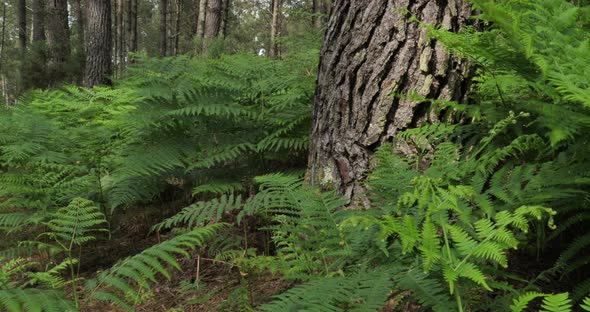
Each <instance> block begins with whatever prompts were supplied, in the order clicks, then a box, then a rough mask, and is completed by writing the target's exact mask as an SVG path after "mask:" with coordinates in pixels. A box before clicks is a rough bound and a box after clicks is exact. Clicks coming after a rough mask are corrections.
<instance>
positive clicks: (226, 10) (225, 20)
mask: <svg viewBox="0 0 590 312" xmlns="http://www.w3.org/2000/svg"><path fill="white" fill-rule="evenodd" d="M222 12H223V13H222V18H221V36H222V37H224V38H225V36H227V30H228V28H229V26H228V25H229V15H230V12H231V0H223V9H222Z"/></svg>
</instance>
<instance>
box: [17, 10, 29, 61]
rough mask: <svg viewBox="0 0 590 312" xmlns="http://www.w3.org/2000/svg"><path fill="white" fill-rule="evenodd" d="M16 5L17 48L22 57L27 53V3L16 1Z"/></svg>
mask: <svg viewBox="0 0 590 312" xmlns="http://www.w3.org/2000/svg"><path fill="white" fill-rule="evenodd" d="M17 4H18V7H17V15H16V19H17V24H18V48H19V49H20V50H21V54H22V55H23V56H24V55H25V53H26V52H27V1H26V0H18V3H17Z"/></svg>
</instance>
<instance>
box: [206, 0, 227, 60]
mask: <svg viewBox="0 0 590 312" xmlns="http://www.w3.org/2000/svg"><path fill="white" fill-rule="evenodd" d="M222 6H223V4H222V0H208V1H207V13H206V14H205V37H204V38H205V39H204V40H203V51H207V46H208V45H209V43H210V41H211V40H212V39H213V38H216V37H217V36H218V35H219V30H220V28H221V11H222Z"/></svg>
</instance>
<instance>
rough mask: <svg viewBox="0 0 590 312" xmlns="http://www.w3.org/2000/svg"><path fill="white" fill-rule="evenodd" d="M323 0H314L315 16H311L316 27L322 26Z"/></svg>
mask: <svg viewBox="0 0 590 312" xmlns="http://www.w3.org/2000/svg"><path fill="white" fill-rule="evenodd" d="M323 5H324V4H323V1H322V0H313V17H312V18H311V20H312V24H313V27H314V28H316V29H321V28H322V9H323Z"/></svg>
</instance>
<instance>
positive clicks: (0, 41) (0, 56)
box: [0, 2, 8, 103]
mask: <svg viewBox="0 0 590 312" xmlns="http://www.w3.org/2000/svg"><path fill="white" fill-rule="evenodd" d="M5 38H6V2H2V34H1V37H0V75H2V65H3V61H4V44H5V43H6V42H5V41H4V39H5ZM3 93H4V92H3ZM7 103H8V102H7Z"/></svg>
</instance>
